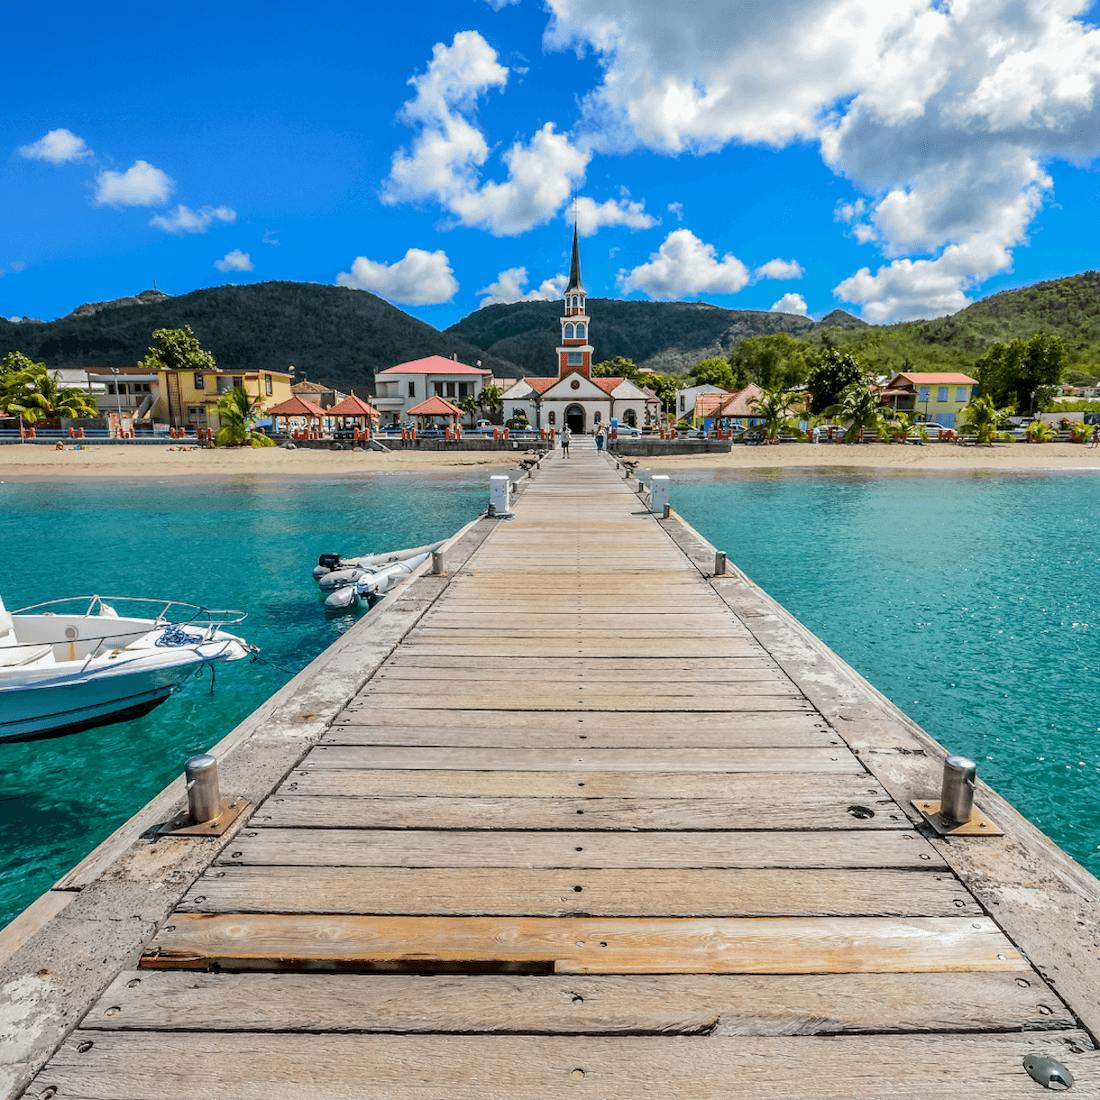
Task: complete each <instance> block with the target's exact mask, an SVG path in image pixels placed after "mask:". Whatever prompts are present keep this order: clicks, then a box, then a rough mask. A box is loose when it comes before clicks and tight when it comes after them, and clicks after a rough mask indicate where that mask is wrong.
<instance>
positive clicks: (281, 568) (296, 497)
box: [0, 470, 488, 927]
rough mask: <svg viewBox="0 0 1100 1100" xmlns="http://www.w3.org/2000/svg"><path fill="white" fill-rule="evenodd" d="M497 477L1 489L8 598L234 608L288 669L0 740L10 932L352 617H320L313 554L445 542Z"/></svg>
mask: <svg viewBox="0 0 1100 1100" xmlns="http://www.w3.org/2000/svg"><path fill="white" fill-rule="evenodd" d="M487 477H488V474H487V473H486V472H485V471H483V470H481V471H478V472H477V473H474V474H470V475H466V474H461V475H456V476H442V477H436V478H431V477H425V476H422V475H417V476H415V477H414V476H412V475H404V474H398V475H373V476H365V477H362V478H357V479H354V480H351V479H348V480H314V479H301V480H297V479H294V480H290V479H288V480H287V481H286V482H284V483H282V484H273V483H271V482H269V481H268V480H266V479H265V480H262V481H261V480H233V481H211V482H207V483H203V484H195V483H183V482H178V481H131V482H126V483H121V482H106V481H98V480H95V481H92V480H88V481H81V482H78V483H77V484H74V485H58V484H56V483H54V482H49V483H47V482H35V483H31V482H7V483H4V484H0V593H2V595H3V597H4V601H5V603H6V604H7V606H8V607H9V608H14V607H23V606H25V605H27V604H30V603H38V602H40V601H42V600H46V599H53V598H56V597H60V596H70V595H84V594H90V593H93V592H100V593H103V594H112V595H132V596H158V597H166V598H167V597H171V598H174V599H180V600H187V601H191V602H194V603H199V604H205V605H206V606H209V607H233V608H240V609H241V610H244V611H247V612H248V613H249V617H248V619H247V620H246V621H245V623H244V624H243V626H242V627H241V628H240V631H241V633H242V634H243V635H244V636H245V637H246V638H247V639H248V640H249V641H251V642H254V643H255V644H257V645H259V646H260V647H261V648H262V650H263V655H264V657H265V658H268V659H270V661H273V662H275V665H278V666H280V667H278V668H277V667H275V666H274V665H272V664H269V663H267V662H266V661H263V662H258V663H255V664H246V663H245V662H243V661H242V662H238V663H237V664H234V665H228V666H223V667H222V669H220V670H219V672H218V677H217V685H216V690H215V693H214V695H213V696H210V695H209V694H208V691H209V678H208V676H206V677H203V678H202V679H201V680H200V679H196V680H193V681H189V682H188V683H187V685H186V686H185V688H184V690H183V691H182V692H180V693H178V694H177V695H175V696H174V697H173V698H171V699H169V700H168V701H167V702H166V703H164V704H163V705H162V706H160V707H158V708H157V709H156V710H154V711H153V712H152V713H150V714H147V715H146V716H145V717H143V718H139V719H137V720H136V721H132V722H125V723H120V724H117V725H113V726H104V727H101V728H100V729H94V730H86V731H84V732H82V733H77V734H73V735H72V736H69V737H62V738H56V739H53V740H44V741H37V742H29V743H26V744H4V743H2V742H0V927H2V926H3V925H4V924H5V923H6V922H7V921H8V920H9V919H11V918H12V917H13V916H15V915H16V914H17V913H18V912H19V911H20V910H21V909H23V908H24V907H25V906H26V905H27V904H29V903H30V902H31V901H33V900H34V898H35V897H37V896H38V894H40V893H41V892H42V891H43V890H45V889H48V887H49V886H50V884H51V883H53V882H54V881H55V880H56V879H57V878H59V877H60V876H61V875H62V874H64V873H65V872H66V871H67V870H68V869H69V868H70V867H72V866H73V865H74V864H75V863H76V862H77V861H78V860H79V859H80V858H81V857H83V856H84V855H85V853H87V852H88V851H89V850H90V849H91V848H92V847H93V846H94V845H95V844H97V843H98V842H99V841H100V840H101V839H103V837H105V836H107V835H108V834H109V833H110V832H112V831H113V830H114V829H115V828H117V827H118V825H119V824H121V823H122V822H123V821H125V820H126V818H128V817H129V816H130V815H131V814H132V813H134V812H135V811H136V810H138V809H140V807H141V806H143V805H144V804H145V803H146V802H147V801H148V800H149V799H150V798H151V797H152V796H153V795H154V794H156V793H157V792H158V791H159V790H160V789H161V788H163V787H164V785H165V784H166V783H167V782H169V781H170V780H171V779H172V778H174V777H175V776H176V775H178V774H179V772H180V770H181V768H182V764H183V761H184V760H185V759H186V758H187V757H188V756H189V755H191V754H192V753H194V752H199V751H202V750H204V749H206V748H208V747H209V746H210V745H212V744H213V743H214V742H215V741H217V740H218V739H219V738H221V737H222V736H223V735H224V734H225V733H228V731H229V730H230V729H232V728H233V726H235V725H236V724H237V722H239V721H240V720H241V719H242V718H244V717H245V716H246V715H247V714H249V713H250V712H251V711H253V710H255V708H256V707H257V706H259V704H260V703H262V702H263V701H264V700H265V699H266V698H267V697H268V696H269V695H271V694H272V692H274V691H275V690H276V689H277V688H279V687H280V686H282V684H284V683H285V682H286V681H287V680H288V679H289V678H290V674H293V673H294V672H297V671H298V670H299V669H300V668H302V667H303V666H304V665H306V664H307V663H308V662H309V661H311V660H312V659H313V658H314V657H315V656H316V655H317V654H318V653H320V652H321V650H322V649H324V648H325V647H326V646H327V645H329V644H330V643H331V642H332V641H333V640H334V639H335V638H336V637H337V636H338V635H339V634H340V633H342V632H343V631H344V630H346V629H347V627H348V626H349V625H350V624H351V622H353V621H354V620H353V619H352V618H349V617H340V618H326V616H325V614H324V611H323V609H322V607H321V603H320V600H319V597H318V594H317V588H316V585H315V584H314V582H313V578H312V576H311V574H310V569H311V568H312V566H313V564H314V562H315V561H316V560H317V554H318V553H321V552H322V551H330V550H336V551H342V552H343V553H352V552H355V551H360V552H366V551H370V550H384V549H392V548H394V547H399V546H415V545H419V544H420V543H424V542H430V541H433V540H435V539H438V538H445V537H447V536H449V535H451V534H452V533H453V532H454V531H455V530H457V529H458V528H459V527H460V526H462V525H463V524H464V523H466V522H468V521H469V520H470V519H471V518H473V516H474V515H476V514H477V512H478V510H479V509H480V508H481V507H483V505H484V502H485V499H486V479H487ZM283 669H285V670H287V671H282V670H283Z"/></svg>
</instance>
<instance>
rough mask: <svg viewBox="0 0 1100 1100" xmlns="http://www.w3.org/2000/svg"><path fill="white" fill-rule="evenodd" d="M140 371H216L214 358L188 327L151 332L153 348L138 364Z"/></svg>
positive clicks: (216, 365) (216, 366) (160, 329)
mask: <svg viewBox="0 0 1100 1100" xmlns="http://www.w3.org/2000/svg"><path fill="white" fill-rule="evenodd" d="M138 366H139V367H140V368H141V369H142V370H150V371H157V370H184V371H187V370H190V371H202V370H217V369H218V364H217V362H216V361H215V359H214V356H213V355H211V353H210V352H208V351H207V350H206V349H205V348H204V347H203V346H202V344H200V343H199V339H198V337H197V336H196V335H195V334H194V333H193V332H192V331H191V326H190V325H184V326H183V327H182V328H158V329H154V330H153V346H152V347H151V348H149V350H148V351H147V352H146V353H145V358H144V359H142V360H141V362H140V363H138Z"/></svg>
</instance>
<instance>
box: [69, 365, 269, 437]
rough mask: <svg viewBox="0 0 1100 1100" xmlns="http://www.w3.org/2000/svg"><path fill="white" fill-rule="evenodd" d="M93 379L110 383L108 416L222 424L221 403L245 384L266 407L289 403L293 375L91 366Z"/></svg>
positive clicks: (104, 407) (105, 399)
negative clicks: (219, 411)
mask: <svg viewBox="0 0 1100 1100" xmlns="http://www.w3.org/2000/svg"><path fill="white" fill-rule="evenodd" d="M88 374H89V376H90V377H94V378H95V379H96V380H97V381H102V382H104V383H105V384H106V387H107V392H106V393H103V394H97V395H96V402H97V404H98V406H99V411H100V413H102V414H103V415H107V414H109V413H113V412H114V413H121V414H123V415H127V416H130V417H132V418H133V420H134V421H135V422H136V423H141V422H143V421H144V422H150V421H152V422H156V423H160V424H170V425H172V426H173V427H176V428H178V427H184V426H186V427H191V428H217V427H218V412H217V405H218V402H219V401H220V400H221V399H222V397H223V396H224V395H225V394H227V393H228V392H229V391H230V390H231V389H234V388H235V387H237V386H240V387H241V388H242V389H243V390H244V391H245V392H246V393H247V394H248V395H249V396H250V397H252V398H253V400H254V401H256V403H257V404H258V405H259V406H260V407H261V408H265V409H266V408H269V407H270V406H272V405H278V404H279V403H280V402H281V401H286V400H287V399H288V398H289V397H290V395H291V375H290V373H289V372H288V371H278V370H243V371H235V370H202V371H175V370H163V369H161V370H156V371H150V370H143V369H142V368H140V367H90V368H89V369H88Z"/></svg>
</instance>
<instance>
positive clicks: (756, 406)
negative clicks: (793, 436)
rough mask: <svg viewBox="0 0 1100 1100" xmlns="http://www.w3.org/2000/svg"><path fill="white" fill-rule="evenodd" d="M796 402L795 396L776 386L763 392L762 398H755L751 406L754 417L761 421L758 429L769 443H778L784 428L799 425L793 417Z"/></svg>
mask: <svg viewBox="0 0 1100 1100" xmlns="http://www.w3.org/2000/svg"><path fill="white" fill-rule="evenodd" d="M794 401H795V397H794V395H793V394H790V393H788V392H787V391H786V390H785V389H784V388H783V387H782V386H775V387H773V388H772V389H765V390H763V391H761V394H760V396H759V397H754V398H753V400H752V401H751V403H750V404H749V409H750V411H751V412H752V414H753V416H754V417H756V418H757V419H758V420H759V421H760V424H759V425H758V427H760V428H761V429H763V432H764V438H765V439H766V440H767V441H768V442H769V443H776V442H778V440H779V433H780V432H781V431H783V429H784V428H789V427H791V425H792V424H797V421H796V420H795V419H794V418H793V417H792V416H791V409H792V408H793V407H794Z"/></svg>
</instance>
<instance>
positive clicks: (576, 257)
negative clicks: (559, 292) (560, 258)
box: [565, 219, 584, 294]
mask: <svg viewBox="0 0 1100 1100" xmlns="http://www.w3.org/2000/svg"><path fill="white" fill-rule="evenodd" d="M570 292H573V293H577V294H583V293H584V286H583V285H582V284H581V247H580V243H579V242H578V240H577V222H576V219H574V220H573V259H572V261H571V263H570V264H569V285H568V286H567V287H566V288H565V293H566V294H569V293H570Z"/></svg>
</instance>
